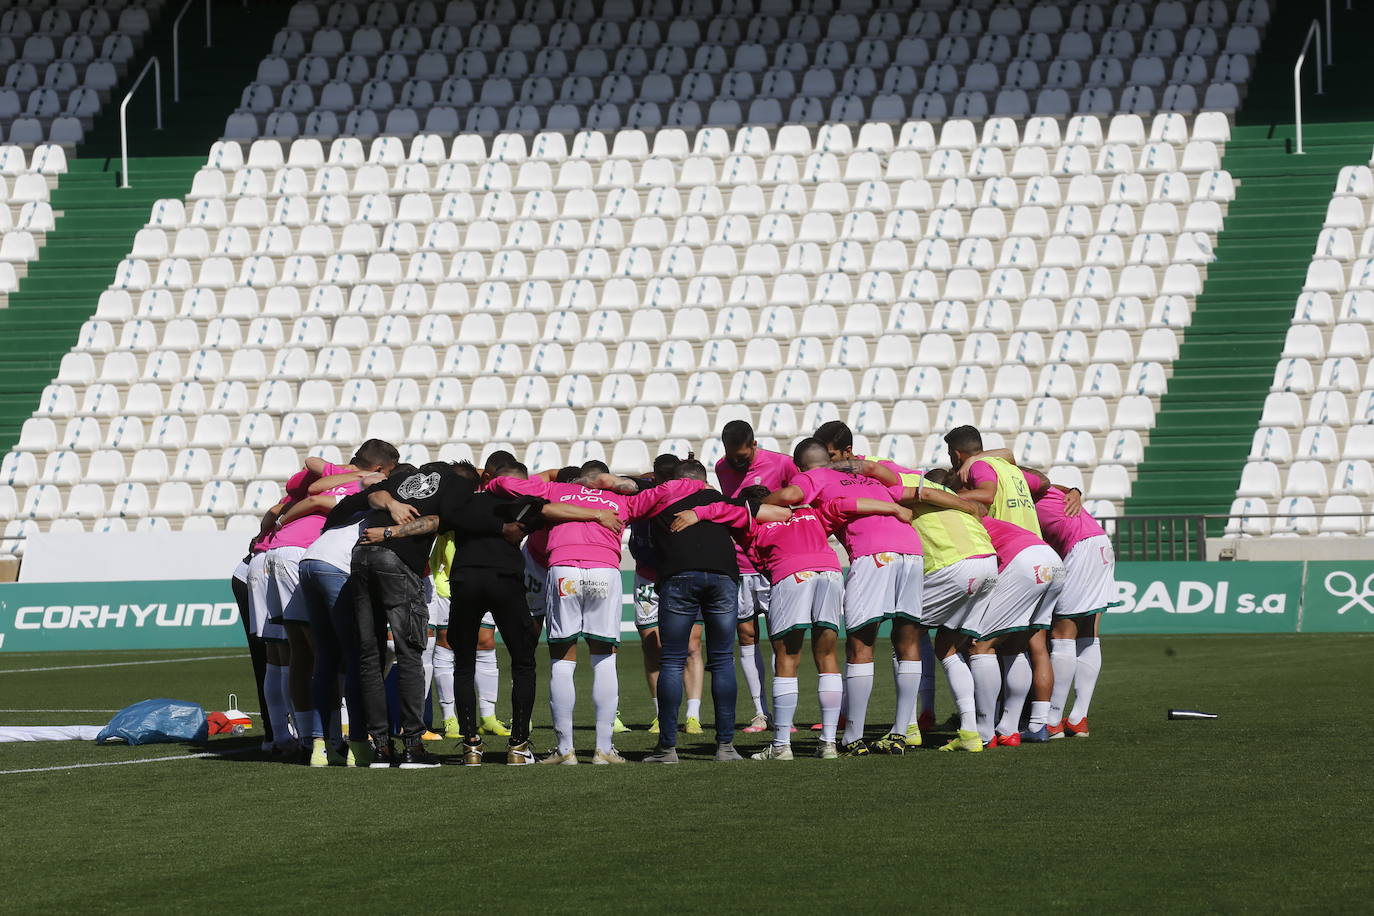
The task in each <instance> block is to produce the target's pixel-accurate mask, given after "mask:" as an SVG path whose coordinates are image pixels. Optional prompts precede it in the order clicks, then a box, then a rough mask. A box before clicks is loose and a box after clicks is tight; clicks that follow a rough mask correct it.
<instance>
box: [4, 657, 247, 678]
mask: <svg viewBox="0 0 1374 916" xmlns="http://www.w3.org/2000/svg"><path fill="white" fill-rule="evenodd" d="M247 657H248V656H247V655H245V654H243V653H241V652H240V653H238V654H237V655H198V656H196V657H195V658H154V659H147V660H145V661H141V662H105V663H104V664H100V665H57V666H54V667H52V668H0V674H31V673H33V672H35V671H77V670H80V669H82V668H124V667H127V666H129V665H170V664H172V663H174V662H213V661H218V660H220V659H225V658H247Z"/></svg>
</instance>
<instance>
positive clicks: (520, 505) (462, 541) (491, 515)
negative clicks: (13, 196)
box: [441, 492, 544, 576]
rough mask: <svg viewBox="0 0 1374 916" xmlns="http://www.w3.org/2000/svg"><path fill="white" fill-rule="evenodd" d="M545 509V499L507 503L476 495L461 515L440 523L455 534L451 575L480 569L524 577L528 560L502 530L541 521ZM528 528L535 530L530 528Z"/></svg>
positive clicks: (450, 517)
mask: <svg viewBox="0 0 1374 916" xmlns="http://www.w3.org/2000/svg"><path fill="white" fill-rule="evenodd" d="M543 505H544V500H542V499H533V498H529V497H524V498H521V499H507V498H505V497H502V496H497V495H496V494H494V493H487V492H481V493H475V494H473V496H472V498H471V499H469V500H467V501H466V502H465V503H463V505H462V507H461V508H460V509H459V510H458V511H455V512H452V513H450V514H449V515H446V516H444V517H443V518H442V519H441V522H442V526H443V527H444V528H447V529H449V530H450V531H452V532H453V566H452V570H451V572H457V571H458V570H460V569H465V568H480V569H493V570H496V571H497V572H502V573H510V574H512V575H516V576H520V575H523V574H524V572H525V558H524V557H523V556H521V554H520V548H519V547H517V546H515V545H514V544H512V543H510V542H509V541H507V540H506V539H505V538H504V537H502V536H501V530H502V528H503V527H504V526H505V525H506V523H508V522H513V521H516V520H517V519H520V520H522V521H523V520H524V519H525V518H529V519H531V521H533V520H535V519H538V518H539V509H540V507H542V506H543ZM526 527H527V528H529V527H536V526H535V525H534V524H527V525H526Z"/></svg>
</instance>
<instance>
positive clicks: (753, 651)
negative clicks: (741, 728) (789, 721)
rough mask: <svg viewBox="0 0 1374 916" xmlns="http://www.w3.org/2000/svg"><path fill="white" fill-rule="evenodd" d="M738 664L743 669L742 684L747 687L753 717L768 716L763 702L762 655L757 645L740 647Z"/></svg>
mask: <svg viewBox="0 0 1374 916" xmlns="http://www.w3.org/2000/svg"><path fill="white" fill-rule="evenodd" d="M739 662H740V667H741V668H743V669H744V682H745V683H746V684H748V685H749V698H750V699H752V700H753V701H754V715H756V716H766V715H768V706H767V705H766V704H765V703H764V702H763V653H761V652H760V651H759V647H758V644H757V643H755V644H754V645H752V646H740V647H739Z"/></svg>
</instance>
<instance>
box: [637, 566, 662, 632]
mask: <svg viewBox="0 0 1374 916" xmlns="http://www.w3.org/2000/svg"><path fill="white" fill-rule="evenodd" d="M656 626H658V588H657V587H656V586H655V585H654V583H653V582H651V581H650V580H648V579H646V578H644V577H643V576H641V575H640V574H639V573H638V572H636V573H635V628H636V629H638V630H652V629H653V628H654V627H656Z"/></svg>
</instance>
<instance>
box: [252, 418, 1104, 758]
mask: <svg viewBox="0 0 1374 916" xmlns="http://www.w3.org/2000/svg"><path fill="white" fill-rule="evenodd" d="M945 442H946V443H947V445H948V447H949V458H950V468H949V469H945V468H935V469H928V470H926V471H925V472H924V473H922V472H919V471H916V470H913V469H910V468H904V467H901V466H899V465H897V464H894V463H893V462H891V461H886V460H878V459H870V458H866V457H865V456H861V455H855V454H854V452H853V435H852V433H851V431H850V429H849V428H848V427H847V426H846V425H845V424H843V423H841V422H839V421H831V422H827V423H824V424H822V425H821V426H820V427H819V428H818V429H817V430H816V431H815V434H814V435H813V436H811V437H808V438H805V439H803V440H801V441H800V442H799V443H797V445H796V446H795V448H794V450H793V454H792V455H791V456H788V455H784V454H780V453H778V452H774V451H769V450H767V449H763V448H760V447H759V446H758V444H757V443H756V442H755V438H754V431H753V429H752V427H751V426H750V425H749V424H748V423H747V422H745V421H741V420H735V421H732V422H730V423H728V424H726V425H725V427H724V429H723V430H722V431H721V443H722V445H723V448H724V456H723V457H722V458H721V459H720V461H719V462H718V463H717V464H716V467H715V472H716V480H717V481H718V485H719V488H718V489H717V488H713V487H712V486H711V485H710V484H709V482H708V479H707V473H706V468H705V467H704V466H703V465H702V464H701V462H699V461H697V460H696V459H695V457H694V456H693V455H690V454H689V455H687V456H685V457H682V456H676V455H660V456H659V458H658V459H657V460H656V461H655V462H654V467H653V469H652V470H649V471H644V472H643V473H637V474H633V475H629V476H621V475H618V474H612V473H611V471H610V469H609V468H607V467H606V465H604V464H603V463H601V462H596V461H593V462H588V463H587V464H585V465H582V466H581V467H565V468H557V469H551V470H544V471H540V472H537V473H531V471H530V470H529V469H528V468H526V467H525V466H524V465H522V464H521V463H520V462H519V461H517V460H516V459H515V457H514V456H513V455H511V454H510V453H509V452H505V451H495V452H492V453H491V454H490V455H489V456H487V458H486V459H485V460H484V462H483V464H484V467H482V468H481V469H478V468H477V467H475V466H473V465H472V464H470V463H467V462H459V463H457V464H451V463H448V462H431V463H428V464H425V465H423V466H421V467H418V468H417V467H413V466H410V465H406V464H400V463H399V453H398V451H397V449H396V448H395V447H394V446H392V445H390V444H389V443H386V442H382V441H379V440H369V441H367V442H365V443H363V445H362V446H360V447H359V449H358V450H357V453H356V454H355V455H354V457H353V458H352V460H351V461H350V462H349V463H348V464H346V465H333V464H330V463H328V462H325V461H322V460H320V459H317V458H310V459H307V461H306V465H305V467H304V468H302V470H301V471H299V472H298V473H297V474H296V475H294V476H293V477H292V478H291V480H289V481H288V482H287V485H286V488H285V492H286V496H285V498H284V499H283V500H282V501H281V503H279V504H278V505H277V506H275V507H273V509H272V510H271V511H269V512H268V514H267V515H266V516H265V518H264V520H263V527H262V531H261V532H260V533H259V535H258V536H257V537H256V538H255V539H254V540H253V543H252V545H251V547H250V551H249V555H248V557H247V558H246V559H245V560H244V562H243V563H242V564H240V566H239V568H238V569H237V570H236V571H235V574H234V579H235V586H236V587H235V593H236V595H238V596H239V598H240V604H241V607H242V609H243V611H244V619H245V621H246V623H247V625H248V629H249V643H250V648H251V649H252V650H253V654H254V660H255V667H256V668H257V669H258V671H257V674H258V681H259V687H260V694H261V698H262V703H263V708H264V710H265V712H266V715H265V717H264V718H265V721H264V727H265V729H266V733H267V735H268V738H267V741H265V742H264V748H265V749H266V750H269V751H270V752H272V753H274V754H278V755H282V756H284V757H288V758H295V757H296V756H301V757H305V758H308V761H309V763H310V765H312V766H329V765H358V766H370V767H374V768H382V767H391V766H399V767H400V768H403V769H412V768H421V767H433V766H438V765H439V762H440V761H439V759H438V758H437V757H436V756H435V755H433V754H432V753H430V752H429V751H428V750H427V749H426V747H425V741H426V740H427V739H436V738H441V737H443V738H449V739H455V740H459V741H461V745H460V752H461V761H462V763H463V764H464V765H468V766H476V765H480V764H481V763H482V762H483V759H484V751H485V747H484V736H491V735H495V736H501V737H505V738H506V739H507V741H506V743H505V748H504V749H505V752H506V762H507V763H508V764H511V765H524V764H531V763H536V762H538V763H544V764H564V765H567V764H576V763H578V756H577V750H576V749H575V748H574V742H573V738H574V731H573V718H574V710H575V707H576V701H577V691H576V686H575V683H574V672H575V670H576V667H577V653H578V645H579V643H585V646H586V654H587V657H588V658H589V660H590V665H591V669H592V707H593V713H594V717H595V722H596V728H595V748H594V750H593V752H592V756H591V762H592V763H594V764H621V763H625V762H626V759H625V757H623V756H622V755H621V754H620V752H619V751H618V750H617V749H616V747H615V745H614V743H613V737H614V735H615V734H616V733H617V732H618V731H622V730H624V729H625V726H624V725H623V724H622V723H621V722H620V718H619V715H618V713H617V708H618V706H619V700H620V685H619V675H618V672H617V667H616V661H617V652H616V649H617V646H618V645H619V642H620V637H621V618H622V609H623V597H622V588H621V573H620V568H621V555H622V545H623V544H624V542H625V540H626V539H625V533H626V532H625V529H626V528H627V527H628V529H629V531H628V547H629V550H630V553H631V555H632V557H633V560H634V563H635V588H634V605H635V625H636V628H637V629H638V630H639V633H640V636H641V640H642V645H643V648H644V653H643V654H644V666H645V675H646V680H647V682H648V686H649V691H650V694H651V696H653V697H654V699H655V701H656V708H657V718H655V719H654V721H653V722H652V723H651V725H650V731H651V732H654V733H656V734H657V735H658V745H657V747H656V748H655V749H654V750H653V751H652V752H651V753H650V754H649V755H648V756H647V757H645V758H644V762H646V763H659V764H672V763H677V762H678V757H677V750H676V743H677V733H678V730H679V726H678V721H679V710H680V707H681V705H682V701H683V699H684V694H685V695H686V715H685V717H684V722H683V726H682V730H683V731H685V732H686V733H688V734H698V733H701V732H702V730H703V728H702V716H701V710H700V706H701V698H702V693H703V688H704V686H705V685H704V681H705V672H707V671H709V672H710V674H711V695H712V701H713V704H714V711H715V722H714V727H715V738H716V753H715V759H716V760H719V761H730V760H738V759H741V755H740V754H739V753H738V752H737V751H736V750H735V748H734V732H735V715H736V713H735V707H736V699H737V685H736V680H735V671H736V651H735V649H736V646H738V648H739V652H738V659H739V662H740V663H741V664H740V667H741V669H742V670H743V672H744V676H745V677H744V679H745V686H746V688H747V691H748V693H749V694H750V699H751V701H752V703H753V714H752V718H751V719H750V722H749V724H748V726H746V727H745V728H744V729H743V731H745V732H763V731H771V733H772V741H771V742H770V743H769V744H768V745H766V746H765V747H764V748H763V749H762V750H761V751H759V752H758V753H755V754H753V755H752V756H753V759H756V760H791V759H793V749H792V745H793V740H794V733H795V732H796V731H797V728H796V725H795V719H796V711H797V707H798V698H799V695H800V686H799V680H800V678H799V675H800V668H801V656H802V652H803V649H804V648H805V643H806V637H807V636H808V635H809V636H810V637H811V639H810V642H811V655H812V658H813V660H814V662H815V666H816V672H817V680H816V684H815V689H816V696H817V698H818V700H819V707H820V720H821V721H820V722H819V723H818V724H816V725H815V726H813V728H814V729H815V730H817V731H818V732H819V734H818V736H817V738H818V740H817V742H816V746H815V754H816V756H818V757H821V758H836V757H844V756H847V757H856V756H866V755H868V754H870V753H885V754H902V753H904V752H905V751H906V750H907V749H908V748H911V747H916V746H920V745H921V744H922V740H923V737H922V736H923V734H928V733H930V732H931V731H932V730H933V729H934V728H935V727H936V726H935V715H934V705H935V702H934V701H935V669H936V667H937V660H938V665H939V667H942V668H943V669H944V671H945V674H946V677H947V680H948V684H949V688H950V692H951V694H952V695H953V699H954V704H955V707H956V710H957V713H956V716H955V717H954V719H953V720H952V721H951V723H950V724H951V725H952V726H953V727H954V731H955V737H954V738H953V739H952V740H951V741H949V742H948V743H947V744H945V745H943V746H942V747H941V748H940V749H941V750H944V751H966V752H981V751H983V750H984V749H985V748H989V747H1015V746H1017V745H1019V744H1021V743H1022V742H1023V741H1024V742H1045V741H1050V740H1053V739H1056V738H1062V737H1065V736H1076V737H1086V736H1087V734H1088V719H1087V714H1088V707H1089V704H1090V703H1091V700H1092V695H1093V690H1094V687H1095V685H1096V681H1097V678H1098V673H1099V671H1100V668H1101V644H1100V640H1099V638H1098V632H1097V625H1098V615H1099V614H1100V613H1101V612H1102V611H1104V610H1105V609H1106V608H1107V607H1108V606H1109V605H1110V604H1111V602H1112V601H1113V600H1114V599H1115V593H1116V584H1115V579H1114V572H1115V559H1114V556H1113V552H1112V547H1111V543H1110V540H1109V539H1108V538H1107V536H1106V533H1105V532H1104V531H1103V529H1102V528H1101V526H1100V525H1098V523H1097V522H1096V521H1095V520H1094V519H1093V518H1092V517H1091V515H1090V514H1088V513H1087V512H1085V511H1084V510H1083V508H1082V505H1081V500H1080V494H1079V493H1078V492H1077V491H1076V490H1068V489H1065V488H1062V487H1059V486H1057V485H1053V484H1051V483H1050V482H1049V480H1048V478H1047V477H1046V475H1045V474H1043V473H1041V472H1039V471H1036V470H1033V469H1028V468H1021V467H1018V466H1017V465H1016V464H1015V463H1014V461H1013V459H1012V455H1011V454H1010V453H1009V452H1007V451H1004V450H984V448H983V443H982V439H981V436H980V435H979V433H978V431H977V430H976V429H974V428H973V427H970V426H964V427H959V428H957V429H954V430H951V431H950V432H949V433H948V434H947V435H946V436H945ZM832 538H833V539H834V540H836V541H838V542H839V544H840V546H842V547H843V548H844V552H845V555H846V558H847V567H848V568H847V570H845V569H844V564H842V563H841V561H840V556H839V555H838V554H837V553H836V551H835V549H834V547H833V546H832ZM884 624H887V625H888V627H889V630H888V633H889V635H890V639H891V645H892V670H893V677H894V680H895V687H896V690H895V695H896V702H895V708H893V709H890V710H882V711H881V712H879V711H877V710H874V711H873V712H874V713H875V715H870V710H869V706H870V699H871V697H872V694H873V686H874V678H875V657H874V656H875V646H876V645H877V642H878V639H879V634H880V631H881V630H882V629H883V625H884ZM496 631H499V632H500V635H501V642H502V644H503V646H504V648H505V650H506V653H507V655H508V657H509V663H510V709H511V718H510V723H509V725H506V724H505V723H503V722H501V721H500V720H499V719H498V718H497V716H496V705H497V694H498V685H499V681H500V674H499V669H498V666H497V661H496V640H495V636H494V633H495V632H496ZM541 634H542V635H543V636H544V638H545V641H546V643H547V645H548V649H549V653H550V660H551V666H550V674H549V683H548V699H549V706H550V711H551V715H552V721H553V730H554V734H555V737H556V746H555V747H553V748H552V749H551V751H550V752H549V753H547V754H546V755H544V756H542V757H540V756H537V755H536V753H535V750H534V747H533V746H532V744H531V741H530V718H531V715H532V712H533V708H534V703H535V698H536V694H537V684H536V674H535V672H536V665H535V652H536V649H537V645H538V641H539V638H540V636H541ZM841 637H842V638H843V664H841V660H840V651H841ZM760 639H767V640H768V641H770V642H771V645H772V649H773V653H772V659H773V665H772V668H773V670H772V678H771V690H770V689H769V686H770V685H769V683H768V678H767V677H766V671H765V658H764V654H763V653H762V652H760V651H759V640H760ZM1071 691H1072V693H1073V694H1074V703H1073V706H1072V708H1071V709H1070V708H1067V704H1068V700H1069V696H1070V692H1071ZM431 703H434V704H437V706H438V708H439V714H438V718H439V719H440V720H442V724H440V725H436V726H434V727H433V728H431V720H432V719H433V718H434V716H433V714H432V713H431V711H430V709H429V706H430V704H431ZM888 713H890V714H891V716H892V718H891V719H890V721H891V726H890V727H884V728H883V729H882V731H881V733H879V731H878V729H877V728H874V729H870V728H869V724H870V720H871V719H873V720H877V719H878V717H879V716H881V717H882V718H881V723H882V725H883V726H886V723H887V722H888V721H889V720H888V719H887V717H886V716H887V714H888ZM870 733H871V735H872V737H871V736H870ZM397 738H399V739H400V746H399V748H398V747H397V745H396V739H397Z"/></svg>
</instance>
